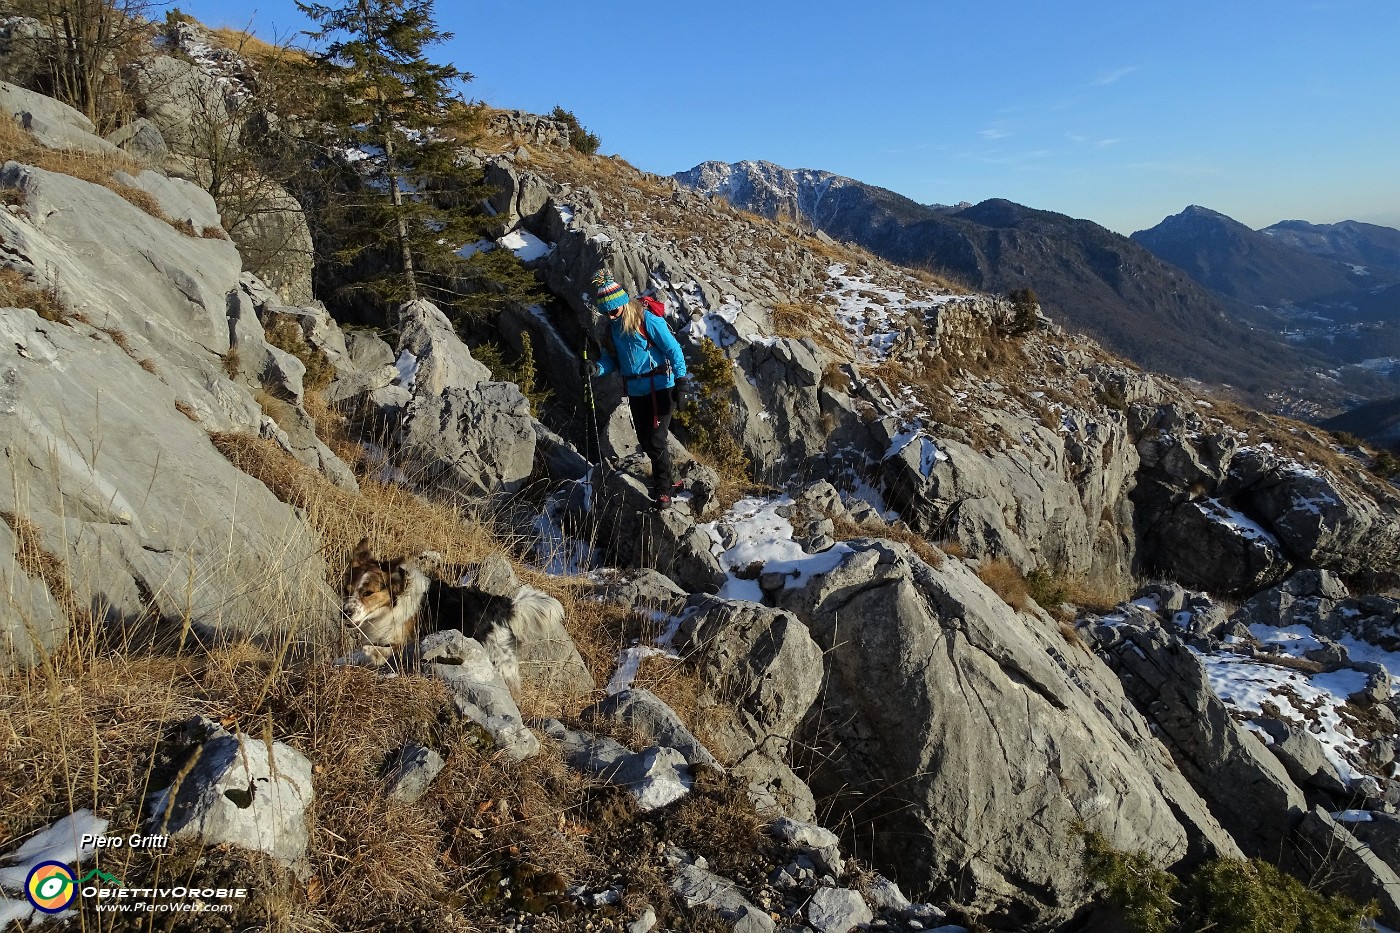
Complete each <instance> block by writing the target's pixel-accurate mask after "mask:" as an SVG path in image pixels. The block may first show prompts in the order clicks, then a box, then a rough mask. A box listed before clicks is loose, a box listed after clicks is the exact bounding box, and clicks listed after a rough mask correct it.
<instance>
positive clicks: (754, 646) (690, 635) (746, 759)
mask: <svg viewBox="0 0 1400 933" xmlns="http://www.w3.org/2000/svg"><path fill="white" fill-rule="evenodd" d="M689 610H690V611H689V612H688V613H687V614H686V616H685V621H684V622H683V623H682V625H681V628H680V631H679V632H678V637H677V645H678V647H680V648H681V650H682V651H684V652H686V653H687V656H688V658H689V660H690V662H691V663H692V664H694V665H695V666H696V670H697V672H698V673H699V675H700V679H701V682H702V683H703V684H704V685H705V687H704V693H703V694H702V696H701V702H702V703H707V704H710V705H714V706H721V707H723V708H725V709H732V710H734V711H735V712H736V713H737V714H738V715H737V717H736V718H735V719H734V720H733V721H732V722H725V724H724V725H722V726H721V727H719V728H718V729H717V730H716V732H717V734H716V741H718V742H719V743H720V750H721V753H722V754H723V755H724V756H725V757H726V759H728V760H732V761H734V762H736V764H735V766H734V769H735V771H737V772H738V773H739V774H742V775H743V776H744V777H746V778H747V779H748V781H749V785H750V793H751V795H752V796H753V797H754V798H755V799H756V800H758V801H760V802H761V803H762V804H763V805H764V807H765V808H767V809H772V810H776V811H778V812H781V813H787V814H791V815H792V816H795V817H797V818H798V819H802V820H811V819H814V818H815V812H816V809H815V802H814V801H813V798H812V792H811V790H810V788H808V787H807V785H806V784H805V783H804V782H803V781H802V779H801V778H799V777H798V776H797V775H796V774H795V773H794V772H793V770H792V768H791V763H792V748H791V742H792V736H793V734H794V733H795V732H796V731H797V727H798V726H799V725H800V724H801V722H802V720H803V718H804V717H805V716H806V715H807V712H808V711H809V710H810V709H811V707H812V704H813V703H814V702H816V699H817V692H818V690H819V688H820V686H821V681H822V654H821V649H820V648H819V647H818V646H817V644H816V642H814V641H813V640H812V637H811V635H809V634H808V632H807V629H806V627H805V626H804V625H803V624H802V623H801V622H800V621H799V620H798V619H797V617H796V616H794V615H792V614H791V613H789V612H784V611H782V610H779V609H772V608H769V607H767V606H762V605H758V604H756V603H746V602H739V601H736V600H726V599H717V598H714V597H697V598H695V599H692V600H691V602H690V606H689Z"/></svg>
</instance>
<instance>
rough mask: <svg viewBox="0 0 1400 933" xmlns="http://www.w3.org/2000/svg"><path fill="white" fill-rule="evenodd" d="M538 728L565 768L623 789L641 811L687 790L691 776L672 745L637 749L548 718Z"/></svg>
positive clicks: (669, 800) (690, 783)
mask: <svg viewBox="0 0 1400 933" xmlns="http://www.w3.org/2000/svg"><path fill="white" fill-rule="evenodd" d="M540 729H541V731H543V732H544V733H545V734H546V735H547V736H549V737H550V738H551V739H553V740H554V741H555V742H556V743H557V744H558V745H559V747H560V751H561V752H562V753H563V755H564V760H565V761H566V762H567V763H568V765H569V767H571V768H573V769H575V770H577V771H583V772H587V773H589V774H592V775H594V776H595V777H597V778H598V779H599V780H601V781H603V782H605V783H607V784H612V785H614V786H617V787H623V788H626V789H627V791H628V792H629V793H631V795H632V796H633V798H634V799H635V800H636V801H637V806H639V807H640V808H642V809H643V810H655V809H658V808H660V807H665V806H669V805H670V804H672V803H675V802H676V801H677V800H679V799H681V798H682V797H684V796H685V795H686V794H688V793H690V789H691V788H692V787H693V786H694V784H695V776H694V773H693V772H692V771H691V768H690V765H689V763H688V762H687V761H686V760H685V756H684V755H682V754H681V753H680V752H679V751H677V750H676V749H674V748H663V747H661V746H657V745H652V746H649V747H647V748H644V749H642V750H641V751H640V752H634V751H631V750H629V749H628V748H627V747H626V746H624V745H622V744H621V743H619V742H616V741H614V740H612V739H609V738H607V737H605V736H598V735H593V734H591V733H588V732H576V731H574V730H572V729H569V728H566V727H565V726H564V725H563V724H562V723H560V722H558V721H556V720H553V719H550V720H546V721H545V722H543V723H542V724H540Z"/></svg>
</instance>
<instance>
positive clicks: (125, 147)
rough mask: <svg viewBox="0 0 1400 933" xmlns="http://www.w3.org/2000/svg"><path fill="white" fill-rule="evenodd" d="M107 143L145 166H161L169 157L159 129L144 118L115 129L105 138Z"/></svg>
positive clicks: (167, 148)
mask: <svg viewBox="0 0 1400 933" xmlns="http://www.w3.org/2000/svg"><path fill="white" fill-rule="evenodd" d="M106 139H107V142H109V143H111V144H112V145H114V146H116V147H117V148H118V149H120V150H122V151H123V152H125V153H126V154H127V155H129V156H131V157H132V158H135V159H139V160H140V161H142V162H145V163H146V164H147V165H152V166H161V165H164V164H165V160H166V159H167V158H168V157H169V155H170V147H169V146H167V145H166V144H165V137H164V136H162V135H160V128H159V127H157V126H156V125H155V124H154V123H152V122H151V121H150V120H147V119H146V118H145V117H137V118H136V119H135V120H132V121H131V122H130V123H127V124H124V125H122V126H119V127H117V128H116V129H115V130H112V132H110V133H108V134H107V136H106Z"/></svg>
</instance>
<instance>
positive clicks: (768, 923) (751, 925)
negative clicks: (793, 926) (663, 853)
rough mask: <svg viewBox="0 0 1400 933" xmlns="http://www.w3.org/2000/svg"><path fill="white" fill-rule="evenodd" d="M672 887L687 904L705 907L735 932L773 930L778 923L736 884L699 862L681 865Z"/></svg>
mask: <svg viewBox="0 0 1400 933" xmlns="http://www.w3.org/2000/svg"><path fill="white" fill-rule="evenodd" d="M671 890H673V891H675V892H676V895H677V896H678V897H680V899H681V900H682V901H684V902H685V904H686V906H687V907H708V908H710V909H711V910H713V911H715V912H716V913H718V914H719V915H720V916H721V917H723V918H724V919H725V921H727V922H728V923H731V924H733V926H734V933H773V931H774V930H775V929H776V928H777V924H775V923H774V922H773V918H772V917H770V916H768V914H767V913H765V912H764V911H762V910H760V909H759V908H757V907H755V906H754V905H753V904H752V903H751V902H750V901H749V899H748V898H747V897H745V896H744V893H743V891H741V890H740V889H739V887H738V885H736V884H734V882H732V881H729V880H727V879H725V878H721V877H720V876H719V875H716V874H714V873H713V872H709V871H706V870H705V869H704V868H701V867H700V866H698V865H682V866H680V868H679V869H678V870H677V871H676V877H675V878H674V879H673V880H672V881H671Z"/></svg>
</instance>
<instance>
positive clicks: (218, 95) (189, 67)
mask: <svg viewBox="0 0 1400 933" xmlns="http://www.w3.org/2000/svg"><path fill="white" fill-rule="evenodd" d="M131 79H132V81H133V83H134V85H135V90H136V94H137V96H138V98H139V99H140V100H141V101H142V102H143V105H144V113H143V114H142V116H144V117H146V118H147V119H148V120H150V121H151V122H152V123H154V124H155V126H156V127H157V128H158V129H159V130H160V133H161V136H162V137H163V138H164V139H165V142H166V143H167V144H168V145H169V146H170V148H171V150H173V151H174V152H176V153H179V154H180V155H185V156H192V157H194V158H203V159H207V158H211V157H212V156H213V155H215V154H217V153H221V152H227V151H229V150H230V149H232V148H234V147H236V146H238V145H239V143H240V141H241V139H242V135H243V128H242V125H241V122H240V120H239V119H238V117H237V115H236V107H235V106H234V105H233V103H232V102H231V100H230V97H229V91H228V88H227V85H226V84H225V83H221V82H220V81H219V80H218V79H217V78H216V77H214V76H213V75H211V74H209V73H208V72H206V71H204V70H203V69H201V68H199V67H197V66H196V65H193V64H191V63H190V62H187V61H183V60H181V59H178V58H172V57H170V56H166V55H158V56H153V57H151V58H147V59H144V60H142V61H140V62H138V63H137V64H136V65H135V66H134V67H133V68H132V69H131Z"/></svg>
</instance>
